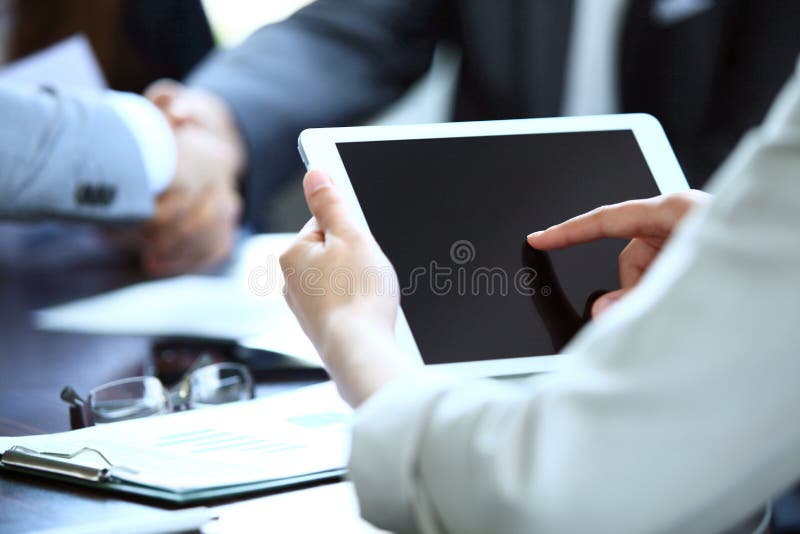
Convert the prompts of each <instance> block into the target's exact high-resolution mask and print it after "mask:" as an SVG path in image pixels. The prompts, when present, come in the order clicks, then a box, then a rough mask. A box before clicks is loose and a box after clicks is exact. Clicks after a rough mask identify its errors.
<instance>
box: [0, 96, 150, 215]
mask: <svg viewBox="0 0 800 534" xmlns="http://www.w3.org/2000/svg"><path fill="white" fill-rule="evenodd" d="M0 115H2V117H3V121H2V123H1V124H0V218H10V219H36V218H44V217H66V218H78V219H90V220H96V219H102V220H117V221H126V220H137V219H143V218H147V217H149V216H150V215H152V213H153V209H154V207H153V198H152V197H153V195H152V193H151V192H150V187H149V184H148V181H147V175H146V171H145V168H144V164H143V162H142V157H141V153H140V151H139V146H138V145H137V143H136V141H135V139H134V137H133V135H132V134H131V132H130V131H129V130H128V128H127V126H126V125H125V123H124V122H123V121H122V119H120V117H119V116H118V115H117V114H116V113H115V112H114V111H113V109H112V108H111V107H110V106H109V105H107V104H106V103H104V102H103V101H102V100H100V99H98V98H96V97H95V96H93V95H88V94H83V93H79V92H66V91H61V90H55V89H50V88H36V87H30V86H29V87H25V86H13V85H11V86H9V85H0Z"/></svg>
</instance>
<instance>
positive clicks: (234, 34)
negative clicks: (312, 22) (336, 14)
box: [203, 0, 312, 47]
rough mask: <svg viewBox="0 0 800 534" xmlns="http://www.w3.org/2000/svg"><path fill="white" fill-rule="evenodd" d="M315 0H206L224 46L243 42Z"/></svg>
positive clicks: (212, 24) (213, 28) (205, 3)
mask: <svg viewBox="0 0 800 534" xmlns="http://www.w3.org/2000/svg"><path fill="white" fill-rule="evenodd" d="M311 2H312V0H267V1H265V2H255V1H253V0H203V7H204V8H205V10H206V15H207V16H208V20H209V22H210V23H211V29H212V31H213V32H214V38H215V39H216V41H217V44H218V45H220V46H222V47H231V46H234V45H237V44H239V43H240V42H241V41H243V40H244V39H245V38H246V37H247V36H248V35H250V34H251V33H253V32H254V31H255V30H257V29H258V28H260V27H261V26H263V25H265V24H269V23H272V22H278V21H281V20H283V19H285V18H286V17H288V16H289V15H291V14H292V13H294V12H295V11H297V10H298V9H300V8H301V7H304V6H306V5H308V4H310V3H311Z"/></svg>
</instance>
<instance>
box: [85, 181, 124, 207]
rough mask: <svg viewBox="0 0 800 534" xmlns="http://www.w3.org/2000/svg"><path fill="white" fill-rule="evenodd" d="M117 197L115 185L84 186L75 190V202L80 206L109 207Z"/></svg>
mask: <svg viewBox="0 0 800 534" xmlns="http://www.w3.org/2000/svg"><path fill="white" fill-rule="evenodd" d="M116 195H117V188H116V187H114V186H113V185H103V184H98V185H90V184H83V185H80V186H78V187H77V188H76V189H75V202H76V203H77V204H79V205H90V206H108V205H109V204H111V203H112V202H113V201H114V197H115V196H116Z"/></svg>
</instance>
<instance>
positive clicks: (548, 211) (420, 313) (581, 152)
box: [300, 115, 688, 375]
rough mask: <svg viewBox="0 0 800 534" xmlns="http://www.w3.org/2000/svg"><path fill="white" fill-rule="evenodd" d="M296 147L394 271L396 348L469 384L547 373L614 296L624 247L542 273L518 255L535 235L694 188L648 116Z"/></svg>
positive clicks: (437, 128)
mask: <svg viewBox="0 0 800 534" xmlns="http://www.w3.org/2000/svg"><path fill="white" fill-rule="evenodd" d="M300 144H301V153H302V154H303V155H304V160H305V161H306V164H307V165H308V166H309V167H312V168H320V169H326V170H328V171H329V172H331V174H332V176H333V179H334V181H335V183H336V184H337V189H340V191H341V194H342V198H343V200H344V202H345V203H346V204H347V205H348V207H349V210H350V212H351V214H352V215H353V216H354V218H353V220H354V221H356V222H357V224H358V225H360V226H361V227H362V228H366V227H367V225H368V227H369V229H370V230H371V232H372V233H373V234H374V236H375V238H376V239H377V241H378V243H380V244H381V246H382V247H383V249H384V251H385V252H386V255H387V256H388V258H389V259H390V260H391V262H392V264H393V265H394V267H395V269H396V271H397V275H398V277H399V278H398V279H397V280H398V283H399V287H398V288H397V290H398V292H399V294H400V295H401V299H402V300H401V305H402V309H401V312H400V314H399V317H398V321H397V326H396V332H397V339H398V342H399V344H400V346H401V347H402V348H403V349H404V350H405V351H407V352H408V353H409V354H412V355H413V356H414V357H415V358H416V359H418V360H419V359H421V360H422V361H424V362H425V363H428V364H444V365H446V366H447V367H448V368H451V369H453V370H456V371H459V372H466V373H467V374H473V375H501V374H519V373H527V372H535V371H542V370H548V369H552V368H553V366H554V365H555V364H556V363H557V361H558V357H556V356H554V355H555V354H556V353H557V352H559V351H560V349H561V347H562V346H563V344H564V343H566V341H568V339H569V338H570V337H571V336H572V334H574V330H575V327H574V325H575V324H578V323H577V322H576V321H575V320H574V319H575V317H576V315H578V316H580V315H582V314H581V312H582V311H583V310H584V308H585V306H586V303H587V302H589V301H590V300H591V298H592V296H593V295H594V294H596V292H597V291H598V290H613V289H616V288H617V287H618V286H619V282H618V276H617V267H616V263H617V256H618V254H619V252H620V251H621V250H622V247H623V245H624V243H622V242H620V241H612V240H605V241H603V242H598V243H589V244H586V245H581V246H578V247H574V248H570V249H567V250H555V251H553V252H551V253H548V254H547V255H546V259H547V262H546V263H541V264H540V265H538V267H537V266H535V265H530V264H529V263H530V261H529V260H530V259H531V258H530V257H528V258H526V256H525V255H524V254H523V255H522V257H521V256H520V246H521V245H522V244H523V243H524V242H525V236H526V235H527V234H529V233H530V231H531V230H533V229H537V228H547V227H550V226H552V225H554V224H556V223H559V222H561V221H564V220H566V219H568V218H570V217H573V216H575V215H576V214H578V213H582V212H586V211H589V210H590V209H592V208H595V207H597V206H598V205H604V204H616V203H618V202H622V201H626V200H630V199H636V198H649V197H653V196H656V195H658V194H659V192H673V191H681V190H686V189H688V186H687V184H686V181H685V179H684V178H683V175H682V173H681V171H680V168H679V166H678V164H677V161H676V160H675V157H674V155H673V154H672V151H671V149H670V148H669V144H668V143H667V141H666V138H665V136H664V134H663V131H662V130H661V128H660V126H659V125H658V123H657V122H656V121H655V120H654V119H652V118H651V117H648V116H643V115H623V116H608V117H582V118H566V119H531V120H522V121H500V122H484V123H460V124H445V125H429V126H403V127H367V128H343V129H325V130H307V131H305V132H303V134H302V135H301V138H300ZM359 202H360V205H359ZM539 258H540V259H542V258H544V256H540V257H539ZM374 274H375V273H369V272H366V273H359V276H362V275H366V276H371V275H374ZM332 282H333V280H328V281H327V282H326V283H327V284H328V286H329V287H333V286H335V285H336V284H332ZM339 282H342V281H341V280H339ZM345 282H346V280H345ZM339 285H341V284H339ZM346 285H347V284H345V286H346ZM356 287H358V285H356ZM340 289H341V287H340ZM554 310H555V311H556V312H557V313H552V312H554ZM570 310H572V311H570ZM545 312H546V313H545ZM564 312H566V313H564ZM548 313H549V314H550V315H548ZM554 317H555V318H558V317H568V318H570V320H569V321H568V322H566V321H565V322H564V323H563V324H562V325H560V326H559V325H558V324H555V323H554V322H553V318H554ZM554 326H555V327H556V328H554ZM579 326H580V325H579V324H578V327H579ZM554 331H557V332H558V335H555V336H554V335H553V332H554Z"/></svg>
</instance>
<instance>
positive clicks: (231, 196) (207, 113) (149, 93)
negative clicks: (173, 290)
mask: <svg viewBox="0 0 800 534" xmlns="http://www.w3.org/2000/svg"><path fill="white" fill-rule="evenodd" d="M145 97H147V98H148V99H149V100H150V101H151V102H152V103H153V104H155V106H156V107H157V108H158V109H159V110H160V111H161V112H162V113H163V114H164V116H165V117H166V118H167V122H168V123H169V125H170V127H171V129H172V132H173V134H174V136H175V146H176V150H177V154H176V156H177V165H176V170H175V176H174V177H173V179H172V181H171V182H170V184H169V186H168V187H167V189H166V190H164V191H163V192H162V193H161V194H160V195H159V196H158V198H157V199H156V211H155V215H154V216H153V218H152V219H151V220H150V221H148V222H147V223H145V225H144V226H143V227H142V229H141V231H140V232H138V235H137V238H138V239H139V240H140V241H141V242H140V243H139V249H140V250H141V257H142V265H143V268H144V270H145V271H146V272H147V273H148V274H150V275H153V276H169V275H174V274H180V273H184V272H190V271H197V270H202V269H205V268H208V267H210V266H212V265H214V264H217V263H219V262H220V261H222V260H224V259H225V258H226V257H227V256H228V254H229V253H230V251H231V249H232V248H233V245H234V243H235V240H236V230H237V227H238V223H239V219H240V216H241V211H242V199H241V196H240V194H239V184H238V181H239V179H240V177H241V175H242V172H243V170H244V168H245V164H246V161H245V160H246V150H245V145H244V141H243V139H242V136H241V134H240V133H239V130H238V127H237V125H236V122H235V119H234V117H233V115H232V113H231V111H230V109H229V108H228V106H227V104H225V102H223V101H222V99H220V98H219V97H218V96H216V95H215V94H213V93H211V92H209V91H204V90H202V89H195V88H188V87H184V86H183V85H181V84H180V83H178V82H174V81H169V80H161V81H157V82H155V83H153V84H152V85H151V86H150V87H149V88H148V89H147V90H146V91H145Z"/></svg>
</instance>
